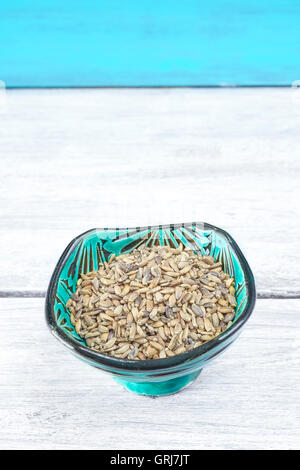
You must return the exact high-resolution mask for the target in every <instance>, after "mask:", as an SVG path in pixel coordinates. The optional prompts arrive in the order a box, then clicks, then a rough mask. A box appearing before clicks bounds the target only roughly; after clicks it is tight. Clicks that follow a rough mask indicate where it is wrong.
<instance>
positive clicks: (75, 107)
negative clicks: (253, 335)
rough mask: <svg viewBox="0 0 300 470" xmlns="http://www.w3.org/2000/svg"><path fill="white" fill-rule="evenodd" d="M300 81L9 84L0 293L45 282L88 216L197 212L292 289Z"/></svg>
mask: <svg viewBox="0 0 300 470" xmlns="http://www.w3.org/2000/svg"><path fill="white" fill-rule="evenodd" d="M297 93H298V92H297V91H296V90H289V89H222V90H216V89H206V90H204V89H161V90H153V89H152V90H150V89H149V90H147V89H139V90H126V89H123V90H121V89H116V90H104V89H98V90H70V89H69V90H10V91H8V92H7V93H6V110H4V111H3V112H4V114H3V119H2V125H1V128H0V154H1V158H0V179H1V185H0V198H1V203H0V210H1V218H0V244H1V247H2V251H3V253H5V256H2V259H1V267H2V269H1V270H0V286H1V289H0V290H1V291H2V293H3V291H5V293H7V292H10V293H14V292H16V291H19V293H21V295H22V292H23V291H25V293H27V294H29V295H30V294H41V295H42V294H43V292H44V291H45V289H46V286H47V284H48V280H49V277H50V274H51V272H52V271H53V269H54V266H55V264H56V261H57V260H58V257H59V256H60V254H61V253H62V251H63V250H64V248H65V246H66V245H67V244H68V242H69V241H70V240H71V239H72V238H73V237H74V236H76V235H77V234H79V233H81V232H83V231H86V230H88V229H90V228H93V227H103V226H137V225H148V224H157V223H174V222H184V221H185V222H189V221H197V220H203V221H206V222H210V223H212V224H214V225H217V226H220V227H223V228H225V229H226V230H228V231H229V233H231V234H232V236H233V237H234V238H235V239H236V240H237V242H238V243H239V244H240V246H241V248H242V249H243V250H244V253H245V255H246V257H247V258H248V260H249V262H250V265H251V266H252V268H253V270H254V274H255V276H256V279H257V285H258V291H259V294H260V295H267V296H270V295H284V296H286V295H299V294H300V290H299V280H298V276H297V275H296V273H298V272H299V265H300V250H299V230H300V217H299V215H300V210H299V202H298V201H299V199H300V185H299V180H300V179H299V174H300V160H299V153H300V142H299V124H300V106H299V94H297ZM5 295H6V294H5Z"/></svg>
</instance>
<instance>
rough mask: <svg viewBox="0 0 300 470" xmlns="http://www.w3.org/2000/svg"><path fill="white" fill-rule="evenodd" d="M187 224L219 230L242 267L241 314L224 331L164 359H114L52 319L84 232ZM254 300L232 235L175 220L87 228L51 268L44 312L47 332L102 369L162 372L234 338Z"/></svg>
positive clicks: (247, 271) (252, 285)
mask: <svg viewBox="0 0 300 470" xmlns="http://www.w3.org/2000/svg"><path fill="white" fill-rule="evenodd" d="M188 225H192V226H198V227H199V226H201V229H203V230H206V229H207V230H211V231H215V232H219V233H221V234H222V235H223V236H224V237H225V238H226V239H227V240H228V242H229V243H230V245H231V246H232V248H233V250H234V252H235V254H236V255H237V257H238V260H239V262H240V264H241V266H242V269H243V271H244V274H245V284H246V289H247V291H248V298H247V304H246V307H245V310H244V311H243V313H242V314H241V315H240V316H239V317H238V318H237V320H236V321H235V322H234V323H232V325H231V326H230V328H228V329H227V330H225V331H224V332H223V333H221V334H220V335H219V336H217V337H216V338H214V339H212V340H210V341H207V342H206V343H204V344H202V345H201V346H198V347H197V348H195V349H192V350H190V351H187V352H185V353H182V354H178V355H175V356H172V357H168V358H164V359H145V360H134V359H120V358H115V357H112V356H108V355H105V354H102V353H100V352H98V351H96V350H93V349H90V348H89V347H87V346H84V345H82V344H80V343H78V342H77V341H76V340H74V339H73V338H72V337H70V336H68V335H67V334H66V333H65V332H64V331H63V330H61V329H60V328H59V327H58V325H57V322H56V320H55V316H54V302H55V296H56V289H57V284H58V280H59V276H60V273H61V270H62V267H63V266H64V263H65V261H66V260H67V259H68V257H69V255H70V253H71V252H72V251H73V250H74V248H75V247H76V246H77V245H78V244H79V243H80V242H81V241H82V240H83V239H84V238H85V237H86V236H87V235H89V234H92V233H97V232H100V231H103V232H108V231H123V230H128V231H143V230H147V229H149V228H151V229H152V230H157V229H161V228H170V227H171V228H176V227H184V226H188ZM255 302H256V288H255V280H254V276H253V273H252V270H251V268H250V266H249V264H248V262H247V260H246V258H245V256H244V255H243V253H242V251H241V249H240V248H239V246H238V244H237V243H236V241H235V240H234V239H233V237H232V236H231V235H230V234H229V233H228V232H226V231H225V230H223V229H221V228H219V227H216V226H214V225H211V224H209V223H206V222H190V223H188V222H185V223H177V224H163V225H161V224H160V225H148V226H143V227H139V226H138V227H123V228H122V227H113V228H93V229H90V230H87V231H85V232H83V233H81V234H80V235H78V236H77V237H75V238H74V239H73V240H72V241H71V242H70V243H69V244H68V245H67V247H66V248H65V250H64V251H63V253H62V255H61V256H60V258H59V260H58V262H57V264H56V266H55V268H54V271H53V274H52V276H51V278H50V282H49V285H48V289H47V292H46V299H45V315H46V322H47V325H48V327H49V328H50V331H51V332H52V333H53V335H54V336H55V337H56V338H57V339H58V340H60V341H61V342H62V343H63V344H64V345H65V346H66V347H68V348H69V349H71V350H72V351H73V352H75V353H77V354H79V355H80V356H82V357H84V358H85V359H88V360H91V361H93V362H96V363H97V364H99V365H103V366H104V368H106V367H108V368H114V369H119V370H122V371H124V370H126V371H131V372H136V373H138V372H143V371H155V370H157V371H161V370H163V369H170V368H173V367H175V366H178V365H180V364H184V363H186V362H189V361H191V360H193V359H197V358H199V356H203V355H204V354H206V353H212V355H213V350H215V349H216V348H217V347H218V346H219V345H220V344H222V343H225V344H226V343H228V340H230V338H231V337H234V336H235V335H236V334H237V333H238V332H239V330H240V329H241V328H242V327H243V325H244V324H245V323H246V322H247V320H248V319H249V317H250V315H251V313H252V312H253V309H254V306H255ZM100 368H101V367H100Z"/></svg>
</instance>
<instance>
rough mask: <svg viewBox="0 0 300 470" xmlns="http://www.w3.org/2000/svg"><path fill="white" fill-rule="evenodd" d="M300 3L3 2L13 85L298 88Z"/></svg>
mask: <svg viewBox="0 0 300 470" xmlns="http://www.w3.org/2000/svg"><path fill="white" fill-rule="evenodd" d="M299 79H300V1H299V0H281V1H279V0H260V1H259V0H252V1H250V0H244V1H243V0H239V1H237V0H231V1H228V0H215V1H213V2H209V1H203V0H184V1H183V0H181V1H178V0H149V1H145V0H127V1H125V0H123V1H122V0H102V1H101V0H98V1H95V0H94V1H93V0H85V1H83V0H81V1H78V0H72V1H70V0H63V1H62V0H60V1H58V0H52V1H50V0H44V1H43V0H40V1H33V0H11V1H9V0H1V3H0V80H3V81H4V82H5V83H6V86H8V87H46V86H54V87H55V86H57V87H58V86H59V87H60V86H208V85H210V86H214V85H291V83H292V82H293V81H294V80H299Z"/></svg>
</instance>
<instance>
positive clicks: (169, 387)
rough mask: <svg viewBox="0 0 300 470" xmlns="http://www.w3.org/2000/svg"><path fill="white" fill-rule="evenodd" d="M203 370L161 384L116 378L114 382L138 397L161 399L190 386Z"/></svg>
mask: <svg viewBox="0 0 300 470" xmlns="http://www.w3.org/2000/svg"><path fill="white" fill-rule="evenodd" d="M201 370H202V369H200V370H197V372H194V373H192V374H188V375H185V376H183V377H177V378H175V379H169V380H164V381H161V382H128V381H127V380H123V379H120V378H119V377H114V380H115V381H116V382H118V383H119V384H120V385H122V386H123V387H125V388H126V389H127V390H130V391H131V392H134V393H137V394H138V395H147V396H150V397H161V396H164V395H173V394H174V393H177V392H179V391H180V390H183V389H184V388H185V387H187V386H188V385H190V384H191V383H192V382H194V380H196V378H197V377H198V376H199V374H200V372H201Z"/></svg>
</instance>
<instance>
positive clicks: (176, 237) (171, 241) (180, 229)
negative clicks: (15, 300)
mask: <svg viewBox="0 0 300 470" xmlns="http://www.w3.org/2000/svg"><path fill="white" fill-rule="evenodd" d="M179 242H181V243H182V244H183V245H184V246H186V247H189V248H190V249H192V250H193V251H194V252H195V253H197V252H198V253H201V254H202V255H204V254H209V255H211V256H213V257H214V258H215V259H217V260H218V261H220V262H221V263H222V265H223V269H224V271H225V272H227V273H228V274H230V276H231V277H234V278H235V289H236V299H237V307H236V315H235V318H234V320H233V323H232V325H231V326H230V327H229V328H228V329H227V330H226V331H224V332H223V333H221V334H220V335H219V336H217V337H216V338H214V339H213V340H211V341H208V342H207V343H204V344H202V345H201V346H199V347H198V348H195V349H192V350H191V351H188V352H186V353H183V354H179V355H176V356H173V357H169V358H166V359H148V360H129V359H119V358H114V357H111V356H108V355H104V354H101V353H100V352H97V351H95V350H92V349H90V348H88V347H87V346H86V343H85V341H84V339H82V338H81V337H80V336H79V335H78V334H77V333H76V331H75V328H74V326H73V325H72V324H71V321H70V312H69V311H68V309H67V308H66V303H67V301H68V299H69V297H70V295H71V294H72V293H74V292H75V291H76V284H77V280H78V278H79V277H80V274H82V273H87V272H89V271H93V270H96V269H98V268H99V266H100V265H101V264H102V263H103V262H105V261H108V260H109V258H110V256H111V255H112V254H114V255H116V256H118V255H120V254H123V253H129V252H130V251H132V250H133V249H134V248H136V247H138V246H140V245H141V244H146V245H147V246H150V247H151V246H153V245H158V244H159V245H169V246H171V247H177V246H178V243H179ZM255 300H256V292H255V282H254V277H253V274H252V271H251V269H250V267H249V265H248V263H247V261H246V259H245V257H244V255H243V253H242V252H241V250H240V248H239V247H238V245H237V243H236V242H235V241H234V240H233V238H232V237H231V236H230V235H229V234H228V233H227V232H225V231H224V230H222V229H220V228H217V227H214V226H213V225H210V224H207V223H202V222H197V223H196V222H195V223H183V224H168V225H159V226H148V227H136V228H103V229H92V230H89V231H87V232H85V233H83V234H81V235H79V236H78V237H76V238H74V240H72V241H71V242H70V244H69V245H68V246H67V248H66V249H65V251H64V252H63V254H62V256H61V257H60V259H59V261H58V263H57V265H56V267H55V270H54V272H53V274H52V277H51V280H50V283H49V287H48V290H47V295H46V305H45V310H46V321H47V324H48V326H49V327H50V330H51V332H52V333H53V335H54V336H55V337H56V338H57V339H58V340H59V341H60V342H61V343H62V344H63V345H64V346H66V347H67V348H69V349H70V350H71V352H72V353H73V354H75V355H76V356H77V357H78V358H79V359H81V360H83V361H85V362H87V363H88V364H90V365H92V366H94V367H96V368H98V369H101V370H103V371H105V372H109V373H110V374H112V376H113V377H114V379H115V380H116V381H117V382H118V383H120V384H121V385H123V386H125V387H126V388H127V389H128V390H131V391H133V392H136V393H138V394H143V395H151V396H159V395H168V394H171V393H176V392H177V391H179V390H181V389H182V388H184V387H186V386H187V385H189V384H190V383H191V382H193V381H194V380H195V379H196V378H197V377H198V375H199V374H200V372H201V370H202V368H203V367H205V366H206V365H207V364H208V363H209V362H210V361H211V360H212V359H214V358H215V357H217V356H218V355H219V354H221V353H222V352H223V351H224V350H225V349H226V348H228V346H229V345H230V344H231V343H232V342H233V341H234V340H235V339H236V338H237V337H238V335H239V334H240V332H241V330H242V328H243V326H244V325H245V323H246V321H247V320H248V318H249V317H250V315H251V313H252V311H253V309H254V305H255Z"/></svg>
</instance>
